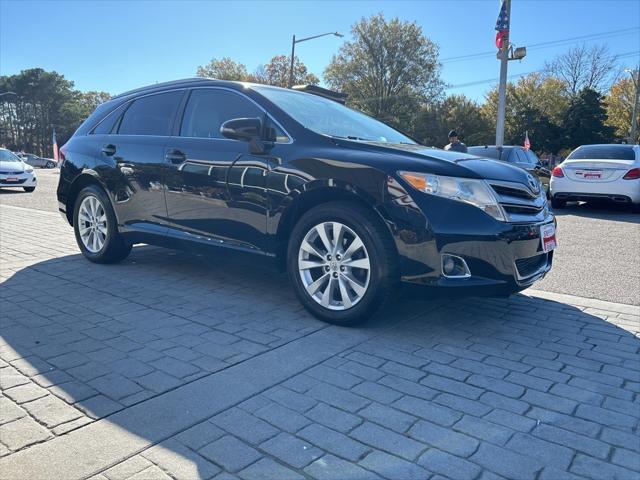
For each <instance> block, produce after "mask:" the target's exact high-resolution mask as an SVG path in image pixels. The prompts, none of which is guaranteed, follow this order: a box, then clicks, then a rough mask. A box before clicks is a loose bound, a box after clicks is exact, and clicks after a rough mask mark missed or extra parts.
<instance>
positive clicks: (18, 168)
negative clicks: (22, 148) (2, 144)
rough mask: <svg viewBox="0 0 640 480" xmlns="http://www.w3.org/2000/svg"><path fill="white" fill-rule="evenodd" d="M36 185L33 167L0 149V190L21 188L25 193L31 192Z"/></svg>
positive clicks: (11, 153)
mask: <svg viewBox="0 0 640 480" xmlns="http://www.w3.org/2000/svg"><path fill="white" fill-rule="evenodd" d="M37 185H38V179H37V178H36V173H35V172H34V171H33V167H32V166H31V165H27V164H26V163H24V162H23V161H22V159H21V158H20V157H18V156H17V155H16V154H15V153H13V152H12V151H10V150H7V149H6V148H0V188H7V187H21V188H23V189H24V191H25V192H33V191H34V190H35V189H36V186H37Z"/></svg>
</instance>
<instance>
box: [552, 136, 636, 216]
mask: <svg viewBox="0 0 640 480" xmlns="http://www.w3.org/2000/svg"><path fill="white" fill-rule="evenodd" d="M551 195H552V200H551V201H552V204H553V207H554V208H563V207H564V206H565V205H566V203H567V202H571V201H584V202H593V201H598V200H608V201H612V202H616V203H623V204H629V205H632V206H634V207H635V208H636V209H638V208H640V147H639V146H638V145H619V144H604V145H582V146H580V147H578V148H576V149H575V150H574V151H573V152H571V153H570V154H569V156H568V157H567V158H566V160H565V161H564V162H562V163H561V164H560V165H558V166H556V167H555V168H554V169H553V172H552V177H551Z"/></svg>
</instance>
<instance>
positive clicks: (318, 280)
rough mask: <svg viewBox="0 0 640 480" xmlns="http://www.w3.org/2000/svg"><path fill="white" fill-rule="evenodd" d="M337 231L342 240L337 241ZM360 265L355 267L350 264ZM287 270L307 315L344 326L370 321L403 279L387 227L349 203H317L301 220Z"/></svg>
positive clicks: (292, 245) (290, 250)
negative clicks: (400, 279)
mask: <svg viewBox="0 0 640 480" xmlns="http://www.w3.org/2000/svg"><path fill="white" fill-rule="evenodd" d="M334 226H335V228H336V230H334ZM335 231H339V232H340V233H338V235H337V236H338V238H339V239H341V240H342V241H339V242H334V232H335ZM320 232H324V234H325V239H324V240H323V238H322V236H321V234H320ZM357 239H359V240H360V242H361V244H362V246H358V245H360V243H359V242H358V241H357ZM325 242H329V245H330V248H331V249H332V251H333V253H331V252H329V249H327V248H326V247H325V245H326V243H325ZM335 243H338V245H337V246H335ZM303 246H304V248H303ZM312 252H314V253H312ZM343 257H344V258H343ZM367 261H368V263H367ZM343 262H344V264H343ZM356 262H358V266H357V267H356V266H355V265H354V266H349V265H350V264H355V263H356ZM312 265H313V266H312ZM367 265H368V270H367ZM301 267H302V268H301ZM287 271H288V273H289V279H290V281H291V283H292V284H293V286H294V290H295V292H296V295H297V296H298V298H299V299H300V302H301V303H302V304H303V306H304V307H305V308H306V309H307V310H308V311H309V312H311V313H312V314H313V315H314V316H316V317H318V318H320V319H321V320H324V321H326V322H328V323H333V324H336V325H343V326H351V325H356V324H358V323H361V322H364V321H366V320H368V319H369V318H370V317H371V316H372V315H373V314H374V313H375V312H376V310H378V309H379V308H380V307H381V306H382V305H383V303H384V302H385V301H386V300H387V299H388V298H389V297H390V296H391V295H392V294H393V292H394V290H395V287H396V286H397V283H398V279H399V273H398V256H397V253H396V250H395V246H394V244H393V241H392V239H391V235H390V234H389V232H388V230H387V229H386V227H385V225H384V223H383V222H382V220H381V219H380V218H379V217H377V215H376V214H375V213H374V212H372V211H371V210H368V209H366V208H364V207H362V206H360V205H357V204H353V203H349V202H331V203H326V204H323V205H319V206H317V207H315V208H312V209H311V210H309V211H308V212H306V213H305V214H304V215H303V216H302V217H301V218H300V220H299V221H298V223H297V224H296V225H295V226H294V228H293V231H292V232H291V237H290V239H289V246H288V249H287ZM323 287H324V288H323ZM314 289H315V292H313V293H311V291H313V290H314ZM327 291H328V292H327Z"/></svg>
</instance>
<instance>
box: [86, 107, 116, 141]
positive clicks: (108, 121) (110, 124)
mask: <svg viewBox="0 0 640 480" xmlns="http://www.w3.org/2000/svg"><path fill="white" fill-rule="evenodd" d="M123 109H124V107H122V106H120V107H118V108H116V109H115V110H114V111H113V112H111V113H110V114H109V115H107V116H106V118H105V119H104V120H102V121H101V122H100V123H99V124H98V125H97V126H96V128H94V129H93V131H92V132H91V133H93V134H96V135H100V134H102V135H106V134H109V133H112V132H113V131H114V130H115V127H116V124H117V123H118V120H120V116H121V115H122V111H123Z"/></svg>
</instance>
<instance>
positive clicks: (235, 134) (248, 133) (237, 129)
mask: <svg viewBox="0 0 640 480" xmlns="http://www.w3.org/2000/svg"><path fill="white" fill-rule="evenodd" d="M220 133H221V134H222V136H223V137H226V138H230V139H232V140H243V141H245V142H250V141H251V140H252V139H254V138H258V139H260V137H261V135H262V120H260V119H259V118H233V119H231V120H227V121H226V122H224V123H223V124H222V126H221V127H220Z"/></svg>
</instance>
